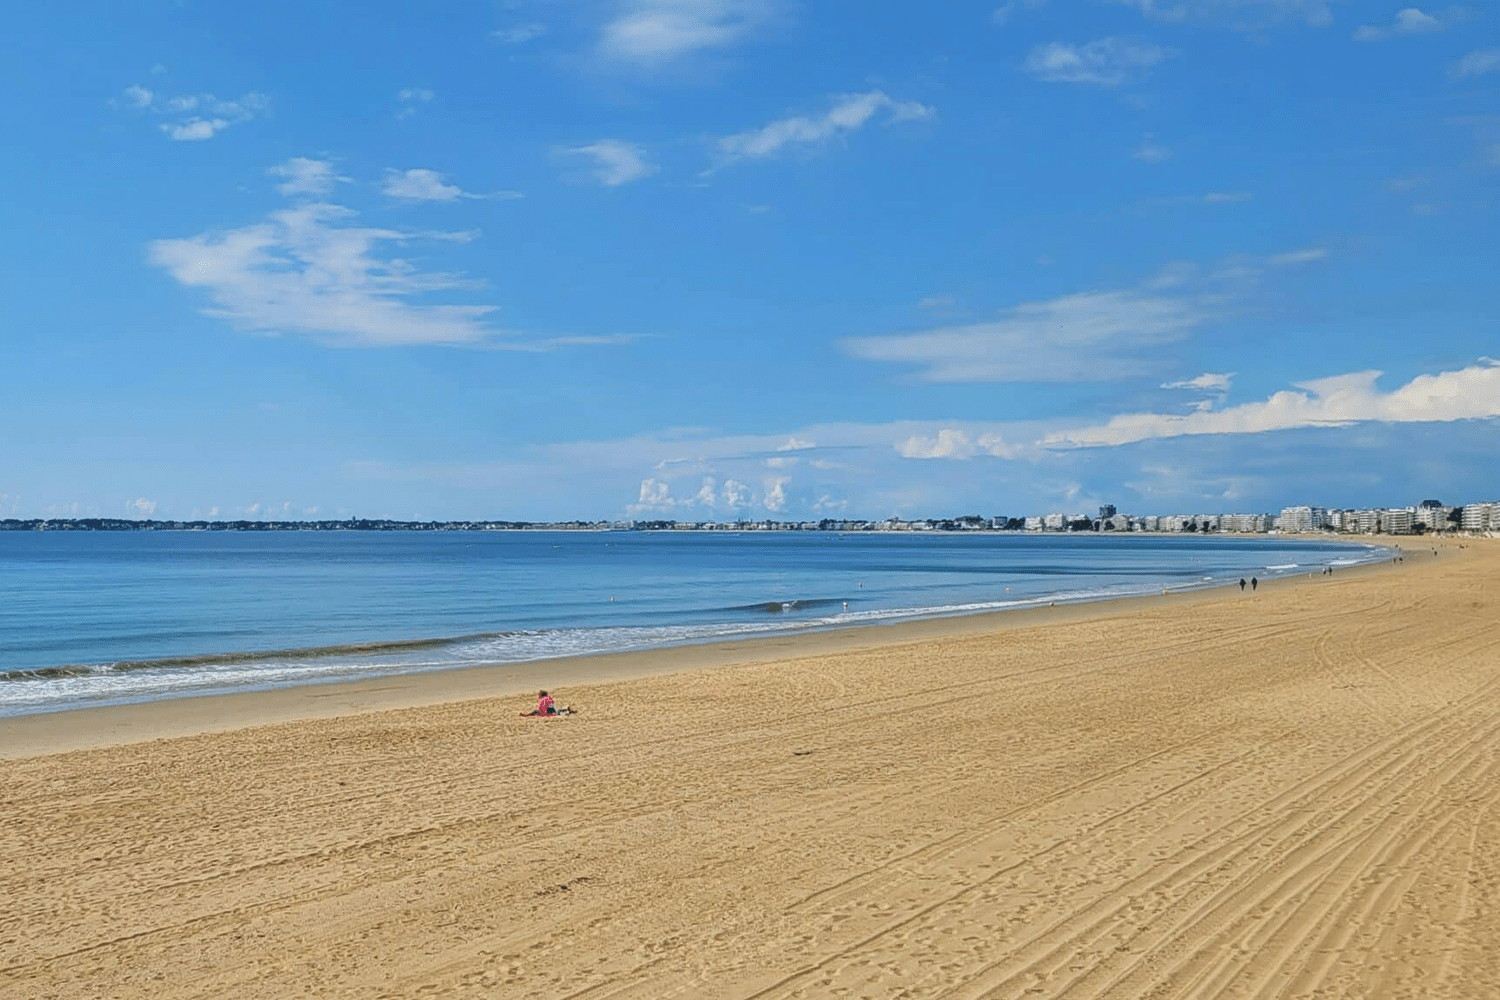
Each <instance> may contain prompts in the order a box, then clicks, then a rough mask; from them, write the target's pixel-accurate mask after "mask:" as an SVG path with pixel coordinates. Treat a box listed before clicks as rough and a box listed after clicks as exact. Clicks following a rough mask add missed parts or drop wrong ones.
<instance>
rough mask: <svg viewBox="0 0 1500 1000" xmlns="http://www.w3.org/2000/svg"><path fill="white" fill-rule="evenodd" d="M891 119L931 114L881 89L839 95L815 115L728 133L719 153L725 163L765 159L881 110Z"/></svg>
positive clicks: (842, 132)
mask: <svg viewBox="0 0 1500 1000" xmlns="http://www.w3.org/2000/svg"><path fill="white" fill-rule="evenodd" d="M882 111H884V112H886V113H887V120H888V121H890V122H904V121H915V120H917V119H921V118H927V117H930V116H931V115H932V113H933V112H932V109H931V108H930V107H927V106H926V105H924V104H919V103H917V102H916V101H898V100H894V99H892V98H891V97H889V96H888V95H886V94H885V92H883V91H879V90H871V91H868V92H866V93H863V94H842V95H840V96H838V97H837V98H835V99H834V103H833V106H832V107H831V108H829V109H828V110H827V111H826V112H824V113H823V114H821V115H818V116H816V117H809V116H807V115H795V116H793V117H791V118H783V119H781V120H780V121H774V122H772V123H771V124H769V125H766V126H764V127H762V128H758V129H752V130H750V131H748V132H740V133H738V134H736V135H728V136H725V137H724V138H722V139H720V140H719V143H718V151H719V156H720V157H721V158H722V159H723V160H724V161H725V162H733V161H735V160H746V159H764V158H766V157H769V156H775V155H776V154H777V153H779V152H781V151H782V150H784V149H786V148H788V147H795V146H815V145H819V144H821V143H824V142H827V141H829V140H831V139H835V138H839V137H842V136H846V135H849V134H851V133H854V132H857V131H859V130H860V129H861V128H863V127H864V126H865V125H866V124H867V123H869V121H870V120H871V119H872V118H874V117H875V116H876V115H877V114H879V113H880V112H882Z"/></svg>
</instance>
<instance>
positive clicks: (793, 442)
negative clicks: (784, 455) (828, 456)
mask: <svg viewBox="0 0 1500 1000" xmlns="http://www.w3.org/2000/svg"><path fill="white" fill-rule="evenodd" d="M816 447H817V445H816V444H814V443H813V442H811V441H803V440H801V439H800V438H797V437H789V438H787V439H786V443H785V444H780V445H777V446H776V450H777V451H806V450H807V449H809V448H816Z"/></svg>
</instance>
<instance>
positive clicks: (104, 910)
mask: <svg viewBox="0 0 1500 1000" xmlns="http://www.w3.org/2000/svg"><path fill="white" fill-rule="evenodd" d="M1464 545H1465V547H1464V548H1459V545H1458V543H1455V542H1452V541H1449V542H1447V543H1446V544H1444V545H1442V547H1441V548H1440V553H1441V554H1440V555H1439V556H1437V557H1434V556H1432V555H1431V551H1430V547H1427V548H1423V547H1422V546H1421V544H1420V542H1418V543H1414V544H1410V545H1408V551H1409V553H1410V554H1409V555H1408V556H1407V557H1406V559H1405V561H1404V562H1402V563H1401V564H1399V565H1387V566H1386V567H1384V568H1381V569H1374V570H1369V571H1361V572H1339V573H1336V574H1335V575H1333V576H1331V577H1322V576H1320V577H1313V578H1305V577H1304V578H1299V579H1296V580H1290V581H1282V582H1278V583H1276V584H1273V585H1268V586H1262V587H1261V589H1260V591H1259V592H1258V593H1255V594H1250V593H1246V594H1241V593H1239V592H1238V590H1234V591H1232V592H1214V593H1209V594H1199V595H1195V596H1193V597H1192V598H1190V599H1172V598H1166V599H1162V600H1160V601H1159V602H1155V603H1153V602H1152V601H1144V602H1135V603H1132V604H1122V605H1097V606H1093V607H1091V608H1088V609H1084V610H1078V609H1074V610H1072V611H1070V612H1069V613H1068V614H1067V615H1065V616H1062V617H1059V618H1058V619H1057V620H1049V619H1047V618H1045V617H1044V618H1029V619H1018V618H1011V619H1008V620H1007V621H1008V622H1009V624H1006V625H1004V626H1003V627H1002V626H1000V625H997V624H996V623H995V622H994V621H989V622H986V623H975V622H961V623H953V622H950V623H937V624H926V625H923V626H921V627H910V628H906V629H896V630H886V631H882V632H873V631H862V632H860V633H857V634H856V633H848V634H843V635H840V636H834V637H827V636H825V637H821V638H814V639H806V640H798V641H795V642H789V641H780V642H777V643H773V644H761V645H750V646H743V647H738V648H735V649H730V650H729V651H727V652H726V651H725V650H724V649H722V648H715V649H713V650H704V649H700V650H697V651H692V650H689V651H675V652H673V653H671V654H670V655H669V654H657V656H656V658H655V659H653V658H651V657H646V658H637V661H634V662H630V661H627V664H626V666H625V667H620V666H619V661H615V663H616V666H615V667H613V668H609V667H600V668H598V669H599V670H600V672H599V673H598V674H596V675H589V676H594V677H596V679H598V682H597V683H593V684H589V685H576V684H573V685H569V686H567V687H565V688H563V690H562V691H561V692H560V694H561V696H562V699H561V700H563V701H566V702H572V703H574V704H576V705H579V706H581V707H582V708H583V710H584V711H583V714H582V715H580V716H578V717H575V718H563V719H557V720H545V721H539V720H525V719H520V718H518V717H517V714H516V713H517V712H518V711H520V710H522V709H524V708H526V707H528V703H527V702H526V700H525V699H523V698H516V697H509V698H496V697H493V696H489V697H483V698H479V697H472V698H471V699H470V700H466V701H453V700H447V701H446V702H445V703H442V704H429V705H425V706H421V707H409V708H394V707H392V708H389V709H387V710H384V711H378V712H368V711H367V712H363V713H355V712H354V709H356V708H359V707H361V706H369V705H371V704H374V703H372V702H370V701H369V699H371V698H377V696H379V694H380V693H379V692H373V691H367V692H366V693H365V694H363V695H358V696H354V695H346V696H345V697H346V698H351V699H352V700H349V701H345V702H341V703H339V707H338V708H337V710H334V711H330V709H329V708H328V705H330V704H331V703H330V702H328V701H326V700H325V701H323V702H316V701H315V700H314V699H316V698H318V697H325V698H326V696H327V692H322V693H321V694H320V693H319V692H317V691H316V690H314V689H307V690H304V691H302V692H301V693H300V694H298V695H284V696H281V697H282V700H281V701H275V700H272V701H267V700H265V699H264V698H259V699H257V698H255V697H248V698H241V699H238V700H236V699H228V700H222V701H217V702H214V703H213V704H214V706H215V707H213V708H212V709H205V708H204V707H203V704H207V703H201V704H199V705H198V706H197V707H196V708H195V707H193V706H192V704H191V703H189V702H180V703H174V705H175V706H176V707H175V708H173V707H172V706H166V707H161V706H157V707H154V708H152V709H151V710H150V711H151V712H155V713H156V714H155V715H150V714H146V715H143V714H141V712H143V711H145V710H139V709H138V710H134V713H133V714H132V711H131V710H126V709H119V710H110V711H109V712H104V713H91V714H88V715H83V714H81V713H68V714H67V715H61V716H55V717H51V718H50V719H48V720H45V722H44V723H38V722H35V721H33V722H31V723H29V724H28V725H27V726H22V725H20V724H19V723H17V722H16V721H15V720H12V721H10V722H0V730H4V731H0V756H10V757H12V758H14V759H11V760H9V761H6V762H4V763H3V764H0V775H3V777H0V817H3V834H4V835H3V837H0V997H3V998H24V1000H41V998H83V997H87V998H98V997H110V998H135V997H149V998H152V1000H174V998H185V997H233V998H260V997H347V998H358V1000H375V998H398V997H399V998H407V997H501V998H512V997H514V998H520V997H546V998H562V997H580V998H582V997H586V998H590V1000H605V998H609V1000H626V998H639V1000H659V998H666V997H684V998H686V997H725V998H729V997H734V998H752V997H753V998H766V1000H771V998H789V997H808V998H822V997H846V996H847V997H876V998H886V997H890V998H895V997H908V998H915V997H953V998H979V997H1005V998H1011V997H1017V998H1018V997H1026V998H1033V997H1034V998H1043V1000H1045V998H1054V997H1067V998H1069V1000H1083V998H1093V997H1101V998H1102V997H1111V998H1113V997H1120V998H1135V997H1151V998H1154V1000H1168V998H1187V997H1192V998H1205V1000H1206V998H1215V1000H1219V998H1271V997H1288V998H1291V997H1298V998H1300V997H1361V998H1380V997H1391V998H1395V997H1423V998H1428V997H1432V998H1443V997H1452V998H1465V1000H1469V998H1492V997H1500V814H1497V812H1496V805H1497V802H1500V783H1497V781H1496V777H1497V775H1496V767H1497V763H1500V614H1497V612H1500V541H1489V540H1477V541H1471V542H1466V543H1464ZM1059 610H1061V609H1059ZM705 663H707V664H713V666H712V667H711V669H701V670H696V671H689V672H680V673H675V674H671V675H657V676H651V677H641V678H637V679H634V680H625V681H614V682H608V683H605V682H604V681H603V680H602V679H603V678H604V677H607V676H610V673H609V671H610V670H611V669H614V670H617V671H618V670H626V671H627V672H637V673H640V672H645V671H647V670H651V669H657V670H660V669H674V668H682V669H685V668H686V667H688V666H691V665H694V664H705ZM541 669H542V670H543V671H544V672H545V671H546V670H547V669H549V668H541ZM553 669H557V670H562V669H563V668H562V667H561V666H559V665H553ZM483 676H484V675H482V674H480V675H475V676H472V677H471V678H470V681H469V687H468V689H467V690H468V691H469V693H470V694H471V695H474V696H477V695H481V694H485V695H491V694H492V693H493V692H494V691H498V690H501V689H504V688H505V687H506V685H507V684H510V685H514V684H515V683H518V682H519V681H520V680H521V679H523V678H521V677H520V676H519V675H495V674H492V675H490V679H489V680H484V679H483ZM497 676H498V677H499V678H500V679H498V680H497V679H496V677H497ZM557 676H563V674H561V673H559V674H558V675H557ZM567 676H573V677H575V678H578V677H583V676H585V675H584V674H579V673H573V674H569V675H567ZM506 677H508V678H509V679H508V680H507V679H506ZM526 679H529V678H526ZM449 683H450V687H448V688H445V689H444V691H443V693H442V695H441V697H439V696H438V695H434V694H433V693H432V692H431V691H430V690H427V692H426V693H425V694H419V693H417V692H416V691H415V690H414V689H412V688H405V689H403V690H404V691H405V694H401V693H400V691H398V692H397V694H396V695H394V696H393V695H390V694H389V693H387V694H386V695H385V697H397V698H404V699H406V700H407V701H409V702H416V701H422V700H442V699H451V698H453V697H460V696H462V694H463V693H464V690H465V689H464V687H463V685H462V684H460V683H458V682H449ZM455 685H456V686H455ZM486 685H488V686H486ZM236 706H239V707H236ZM299 706H300V707H299ZM194 712H196V713H197V714H196V715H194V714H193V713H194ZM340 713H343V714H340ZM330 714H331V717H324V718H317V717H315V716H320V715H323V716H328V715H330ZM270 718H280V719H284V720H291V721H281V722H276V723H270V724H264V725H257V726H247V724H248V723H250V722H257V721H261V722H263V721H265V720H267V719H270ZM174 719H175V720H176V721H173V720H174ZM79 720H86V721H83V722H80V721H79ZM43 725H45V726H47V727H50V728H51V729H52V730H55V731H56V732H57V733H60V734H62V735H61V736H59V737H57V738H56V739H55V740H54V741H53V743H52V744H47V741H46V740H45V739H42V738H41V737H39V736H38V733H39V732H41V731H42V730H40V729H38V728H37V727H38V726H43ZM28 726H29V728H28ZM236 726H238V727H239V728H236ZM194 727H197V728H200V729H203V730H205V732H203V733H200V734H199V735H174V736H171V738H160V739H156V740H152V741H148V742H135V743H129V742H121V741H122V740H127V739H131V738H136V739H139V738H140V737H141V736H142V735H150V734H152V733H157V734H167V733H183V732H186V731H188V730H191V729H193V728H194ZM208 730H217V731H212V732H210V731H208ZM89 732H94V733H95V734H96V739H95V742H96V743H98V744H102V745H97V746H92V747H89V748H86V749H77V750H74V751H72V752H50V753H45V754H43V755H40V756H23V757H17V755H18V754H24V753H32V752H35V751H36V750H37V749H38V748H42V749H51V750H60V749H62V748H63V747H65V746H77V747H86V746H88V744H89V740H88V733H89ZM132 734H133V735H132ZM110 744H113V745H110Z"/></svg>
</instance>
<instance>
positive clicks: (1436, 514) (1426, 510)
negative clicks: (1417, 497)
mask: <svg viewBox="0 0 1500 1000" xmlns="http://www.w3.org/2000/svg"><path fill="white" fill-rule="evenodd" d="M1452 511H1453V508H1452V507H1418V508H1417V523H1418V524H1421V525H1425V526H1426V527H1427V530H1428V531H1446V530H1447V529H1448V515H1449V514H1450V513H1451V512H1452Z"/></svg>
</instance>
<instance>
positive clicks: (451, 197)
mask: <svg viewBox="0 0 1500 1000" xmlns="http://www.w3.org/2000/svg"><path fill="white" fill-rule="evenodd" d="M380 190H381V191H383V192H384V193H385V195H386V196H387V197H389V198H400V199H401V200H402V201H456V200H458V199H459V198H478V197H480V196H479V195H475V194H470V193H469V192H467V191H465V190H464V189H463V188H461V187H459V186H458V185H457V184H449V183H447V182H446V181H445V180H444V179H443V175H442V174H440V173H438V172H437V171H436V170H420V169H418V170H387V171H386V172H385V180H384V181H382V182H381V186H380Z"/></svg>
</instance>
